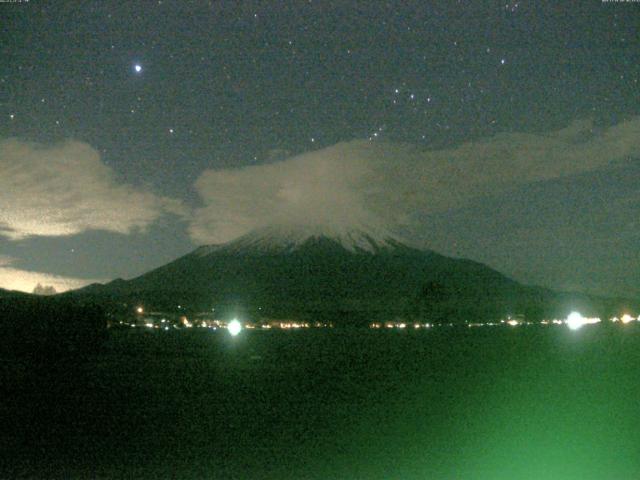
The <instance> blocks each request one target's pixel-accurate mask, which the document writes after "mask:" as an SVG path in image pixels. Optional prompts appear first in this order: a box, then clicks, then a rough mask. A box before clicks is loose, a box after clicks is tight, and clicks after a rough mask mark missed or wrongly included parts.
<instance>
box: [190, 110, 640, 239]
mask: <svg viewBox="0 0 640 480" xmlns="http://www.w3.org/2000/svg"><path fill="white" fill-rule="evenodd" d="M638 153H640V117H636V118H634V119H632V120H630V121H626V122H623V123H620V124H618V125H615V126H612V127H610V128H608V129H599V130H598V129H595V128H594V127H593V126H592V124H591V123H590V122H588V121H581V122H575V123H573V124H571V125H570V126H568V127H567V128H565V129H562V130H559V131H555V132H551V133H548V134H544V135H538V134H524V133H503V134H499V135H496V136H494V137H491V138H488V139H485V140H482V141H474V142H468V143H465V144H462V145H460V146H458V147H456V148H451V149H444V150H422V149H419V148H417V147H413V146H410V145H401V144H389V143H378V142H367V141H352V142H346V143H339V144H337V145H334V146H332V147H329V148H325V149H323V150H318V151H314V152H309V153H304V154H302V155H298V156H295V157H291V158H289V159H286V160H283V161H279V162H275V163H270V164H266V165H257V166H249V167H245V168H238V169H223V170H207V171H205V172H203V174H202V175H201V176H200V178H199V179H198V180H197V182H196V189H197V192H198V194H199V195H200V197H201V199H202V202H203V206H202V207H201V208H199V209H197V210H196V211H195V212H194V216H193V219H192V222H191V225H190V228H189V233H190V235H191V237H192V239H193V240H194V241H195V242H196V243H217V242H223V241H227V240H230V239H232V238H234V237H236V236H238V235H241V234H243V233H246V232H248V231H250V230H251V229H254V228H258V227H262V226H265V225H272V224H288V225H289V224H311V225H314V226H320V227H322V228H327V229H331V230H336V229H338V230H339V229H345V228H353V227H356V228H373V229H385V230H392V231H394V230H395V231H398V230H407V229H408V230H412V229H416V228H417V229H419V228H428V225H420V224H419V221H420V219H421V218H424V217H425V216H426V215H429V214H433V213H440V212H446V211H448V210H452V209H458V208H462V207H465V206H468V205H470V204H472V203H473V202H474V201H475V200H477V199H479V198H482V197H486V196H493V195H497V194H504V193H506V192H509V191H516V190H517V189H518V188H519V187H520V186H522V185H525V184H530V183H534V182H543V181H549V180H555V179H558V178H562V177H567V176H572V175H578V174H581V173H585V172H590V171H595V170H598V169H601V168H605V167H607V166H609V165H610V164H616V163H620V162H625V161H628V160H629V158H630V157H631V156H634V155H638Z"/></svg>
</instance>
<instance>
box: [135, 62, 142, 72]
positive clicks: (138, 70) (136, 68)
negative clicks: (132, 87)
mask: <svg viewBox="0 0 640 480" xmlns="http://www.w3.org/2000/svg"><path fill="white" fill-rule="evenodd" d="M133 69H134V70H135V71H136V73H140V72H142V65H140V64H139V63H136V64H135V65H134V66H133Z"/></svg>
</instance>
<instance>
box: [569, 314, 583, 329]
mask: <svg viewBox="0 0 640 480" xmlns="http://www.w3.org/2000/svg"><path fill="white" fill-rule="evenodd" d="M584 324H585V321H584V317H583V316H582V315H580V314H579V313H578V312H571V313H570V314H569V316H568V317H567V327H569V328H570V329H571V330H578V329H579V328H580V327H582V326H583V325H584Z"/></svg>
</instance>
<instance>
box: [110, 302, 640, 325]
mask: <svg viewBox="0 0 640 480" xmlns="http://www.w3.org/2000/svg"><path fill="white" fill-rule="evenodd" d="M182 308H183V307H182V306H180V305H179V306H178V310H180V309H182ZM134 312H135V313H134V314H133V315H131V316H129V317H128V318H123V319H118V320H116V319H114V318H111V319H109V322H108V327H109V328H114V327H115V328H118V327H129V328H147V329H154V330H164V331H169V330H182V329H192V328H196V329H197V328H201V329H210V330H227V329H230V325H231V323H234V324H236V325H240V327H241V328H242V329H248V330H271V329H280V330H291V329H294V330H295V329H309V328H334V327H335V324H334V323H333V322H319V321H317V322H308V321H301V320H294V319H271V318H261V319H259V320H243V319H238V318H235V317H234V318H216V315H215V309H212V311H211V312H200V313H196V314H190V315H186V314H176V313H167V312H156V311H146V310H145V309H144V308H143V307H141V306H138V307H136V308H135V310H134ZM601 321H602V320H601V319H600V318H598V317H583V316H582V315H580V314H579V313H578V312H572V313H571V314H569V315H568V316H567V318H564V319H544V320H541V321H536V322H532V321H527V320H526V319H525V317H524V315H522V314H519V315H513V316H507V317H505V318H502V319H499V320H496V321H494V322H471V321H470V322H464V323H463V324H460V323H446V322H444V323H441V322H438V323H428V322H427V323H424V322H415V321H408V320H406V319H403V318H395V319H393V320H389V321H385V322H370V323H369V324H368V327H369V328H370V329H372V330H422V329H430V328H437V327H453V326H463V327H467V328H478V327H500V326H507V327H519V326H527V325H566V326H567V327H569V328H570V329H572V330H577V329H578V328H581V327H582V326H584V325H592V324H597V323H601ZM608 321H609V322H611V323H620V324H628V323H631V322H640V316H637V317H635V316H632V315H630V314H628V313H625V314H623V315H621V316H620V317H611V318H609V319H608Z"/></svg>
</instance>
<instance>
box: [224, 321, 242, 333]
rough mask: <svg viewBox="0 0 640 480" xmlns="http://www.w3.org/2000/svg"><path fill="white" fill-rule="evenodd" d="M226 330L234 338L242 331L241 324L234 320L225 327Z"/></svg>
mask: <svg viewBox="0 0 640 480" xmlns="http://www.w3.org/2000/svg"><path fill="white" fill-rule="evenodd" d="M227 330H229V333H230V334H231V335H233V336H234V337H235V336H236V335H238V334H239V333H240V331H241V330H242V324H241V323H240V322H239V321H238V320H236V319H235V318H234V319H233V320H231V321H230V322H229V325H227Z"/></svg>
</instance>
